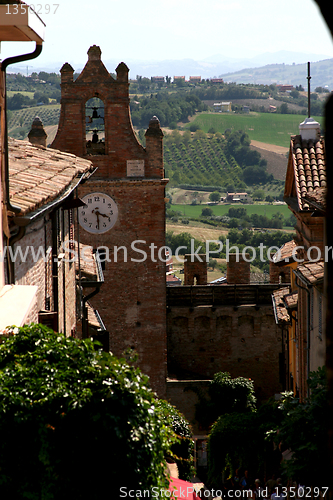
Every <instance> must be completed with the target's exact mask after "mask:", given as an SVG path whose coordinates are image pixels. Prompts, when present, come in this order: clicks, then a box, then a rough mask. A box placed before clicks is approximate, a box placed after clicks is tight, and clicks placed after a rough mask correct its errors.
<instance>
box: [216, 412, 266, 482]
mask: <svg viewBox="0 0 333 500" xmlns="http://www.w3.org/2000/svg"><path fill="white" fill-rule="evenodd" d="M258 424H259V418H258V415H257V414H256V413H245V414H244V413H229V414H225V415H222V416H220V417H219V418H218V419H217V421H216V422H215V423H214V425H213V426H212V429H211V432H210V434H209V440H208V480H209V484H210V485H211V486H212V487H214V488H221V483H222V472H225V473H226V476H227V478H228V477H229V476H230V475H231V474H232V472H234V471H235V469H237V468H241V467H246V468H248V467H249V465H251V467H253V468H254V470H255V471H256V473H258V471H259V465H261V463H260V462H261V456H262V448H263V446H264V435H263V433H261V432H260V427H259V425H258Z"/></svg>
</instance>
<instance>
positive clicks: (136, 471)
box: [0, 325, 174, 500]
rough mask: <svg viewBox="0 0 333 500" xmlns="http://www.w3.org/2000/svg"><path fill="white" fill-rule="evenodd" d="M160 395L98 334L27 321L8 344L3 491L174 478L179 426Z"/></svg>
mask: <svg viewBox="0 0 333 500" xmlns="http://www.w3.org/2000/svg"><path fill="white" fill-rule="evenodd" d="M155 405H156V400H155V397H154V394H153V392H152V391H151V389H150V388H149V386H148V378H147V377H146V376H144V375H143V374H142V373H141V372H140V370H139V369H138V368H135V367H132V366H129V365H128V364H126V363H125V361H124V360H118V359H117V358H115V357H114V356H112V355H110V354H107V353H103V352H101V351H96V350H95V348H94V344H93V343H92V342H91V341H90V340H79V339H75V338H66V337H64V336H63V335H61V334H56V333H54V332H53V331H52V330H49V329H48V328H46V327H44V326H42V325H31V326H27V327H24V328H21V329H19V331H18V333H17V334H16V335H14V336H12V337H11V338H9V339H8V340H6V341H5V342H4V343H3V344H2V345H1V346H0V432H1V436H2V438H1V444H0V450H1V452H0V496H1V498H30V499H36V500H37V499H40V498H43V499H47V500H48V499H58V498H75V499H82V498H84V499H85V498H103V497H104V496H105V491H108V496H109V497H110V498H118V495H119V488H120V487H122V486H127V487H128V488H129V489H130V488H131V489H138V488H140V489H150V488H152V487H153V486H163V487H164V486H167V480H166V478H165V475H164V464H165V461H164V452H168V451H169V447H170V445H171V444H172V443H173V442H174V438H173V437H172V436H173V435H174V434H173V432H172V430H171V429H169V428H168V427H166V425H165V424H163V423H162V422H161V420H160V418H159V416H158V414H157V412H156V411H155ZM124 468H126V471H127V472H126V484H124V479H123V477H124V474H123V472H124ZM88 477H89V479H90V480H89V481H88V480H87V478H88Z"/></svg>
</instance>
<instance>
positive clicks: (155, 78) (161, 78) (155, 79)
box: [151, 76, 165, 83]
mask: <svg viewBox="0 0 333 500" xmlns="http://www.w3.org/2000/svg"><path fill="white" fill-rule="evenodd" d="M151 81H152V82H153V83H164V82H165V78H164V76H152V77H151Z"/></svg>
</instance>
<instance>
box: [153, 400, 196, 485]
mask: <svg viewBox="0 0 333 500" xmlns="http://www.w3.org/2000/svg"><path fill="white" fill-rule="evenodd" d="M157 410H158V412H159V415H160V418H161V419H162V421H163V423H164V424H165V425H166V426H168V427H172V429H173V431H174V432H175V434H176V435H177V437H178V442H177V443H175V444H173V445H172V447H171V451H170V458H171V459H172V460H174V461H175V462H176V464H177V467H178V473H179V477H180V479H184V480H190V478H191V476H193V474H194V466H193V463H194V458H193V455H194V441H193V438H192V432H191V429H190V425H189V423H188V422H187V420H186V419H185V417H184V415H183V414H182V413H180V411H178V410H177V408H175V407H174V406H172V405H171V404H170V403H168V402H167V401H164V400H162V399H160V400H159V401H158V403H157Z"/></svg>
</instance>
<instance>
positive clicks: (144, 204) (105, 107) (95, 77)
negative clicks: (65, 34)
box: [52, 45, 167, 397]
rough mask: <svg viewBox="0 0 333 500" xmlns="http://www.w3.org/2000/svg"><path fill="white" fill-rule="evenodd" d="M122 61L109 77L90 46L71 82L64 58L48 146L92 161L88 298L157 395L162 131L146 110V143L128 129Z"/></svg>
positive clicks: (83, 215)
mask: <svg viewBox="0 0 333 500" xmlns="http://www.w3.org/2000/svg"><path fill="white" fill-rule="evenodd" d="M128 71H129V70H128V67H127V66H126V64H124V63H120V64H119V65H118V67H117V69H116V79H114V78H113V77H112V76H111V75H110V74H109V72H108V71H107V69H106V68H105V66H104V64H103V63H102V61H101V50H100V48H99V47H97V46H96V45H94V46H92V47H90V49H89V50H88V61H87V63H86V65H85V67H84V69H83V70H82V72H81V74H80V75H79V76H78V78H77V79H76V80H75V81H74V80H73V73H74V70H73V68H72V67H71V66H70V65H69V64H68V63H65V64H64V65H63V67H62V68H61V70H60V73H61V113H60V121H59V128H58V132H57V135H56V137H55V139H54V141H53V143H52V147H53V148H56V149H59V150H61V151H66V152H68V153H73V154H75V155H77V156H81V157H85V158H89V160H91V161H92V162H93V164H94V166H96V167H97V170H96V172H95V173H94V175H93V176H92V177H91V179H90V180H89V181H88V182H86V184H84V185H83V186H82V187H81V188H80V191H79V196H80V198H81V199H82V200H83V201H84V202H85V203H86V206H85V207H82V208H79V222H80V239H81V244H86V245H91V246H93V247H94V249H97V248H101V247H102V250H103V251H104V258H105V259H106V262H105V269H104V271H103V272H104V279H105V282H104V285H103V286H102V288H101V291H100V292H99V294H97V295H96V296H95V297H93V298H92V299H91V301H90V302H91V304H92V306H93V307H94V308H96V309H98V311H99V313H100V315H101V318H102V319H103V322H104V323H105V325H106V328H107V330H108V331H109V336H110V349H111V351H112V352H113V353H114V354H115V355H117V356H121V355H122V354H123V352H124V351H125V350H126V349H127V348H134V349H135V350H136V351H137V353H138V355H139V360H138V363H139V366H140V368H141V370H142V371H143V372H144V373H146V374H147V375H149V377H150V380H151V385H152V387H153V389H154V390H155V391H157V393H158V395H159V396H161V397H165V390H166V389H165V387H166V385H165V384H166V288H165V263H164V262H163V261H162V259H163V260H164V259H165V257H164V255H162V250H161V251H160V252H159V253H160V257H161V258H159V256H158V251H159V249H161V248H162V247H163V246H164V245H165V203H164V197H165V194H164V193H165V185H166V183H167V180H166V179H164V168H163V133H162V130H161V128H160V124H159V121H158V119H157V118H156V117H153V118H152V119H151V121H150V123H149V127H148V129H147V131H146V148H143V147H142V146H141V145H140V143H139V142H138V141H137V139H136V136H135V134H134V131H133V128H132V123H131V118H130V111H129V95H128V87H129V83H128Z"/></svg>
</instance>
